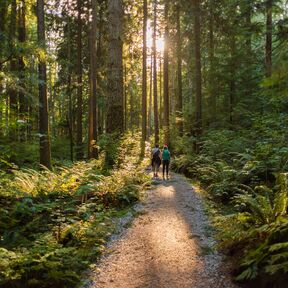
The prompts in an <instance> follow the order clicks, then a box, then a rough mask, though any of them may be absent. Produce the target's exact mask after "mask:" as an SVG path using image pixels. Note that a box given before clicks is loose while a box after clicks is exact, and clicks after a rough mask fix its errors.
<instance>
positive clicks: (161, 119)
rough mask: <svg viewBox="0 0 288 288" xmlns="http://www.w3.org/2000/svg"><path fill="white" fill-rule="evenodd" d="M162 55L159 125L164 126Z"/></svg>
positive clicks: (160, 65)
mask: <svg viewBox="0 0 288 288" xmlns="http://www.w3.org/2000/svg"><path fill="white" fill-rule="evenodd" d="M162 66H163V65H162V55H161V54H160V56H159V127H160V129H162V128H163V87H162V86H163V83H162V78H163V68H162Z"/></svg>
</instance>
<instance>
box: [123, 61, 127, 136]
mask: <svg viewBox="0 0 288 288" xmlns="http://www.w3.org/2000/svg"><path fill="white" fill-rule="evenodd" d="M127 90H128V89H127V66H126V65H125V67H124V91H123V93H124V130H125V131H126V130H127V129H128V120H127V119H128V107H127V106H128V105H127V104H128V92H127Z"/></svg>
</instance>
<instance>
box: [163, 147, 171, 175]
mask: <svg viewBox="0 0 288 288" xmlns="http://www.w3.org/2000/svg"><path fill="white" fill-rule="evenodd" d="M170 158H171V155H170V151H169V150H168V146H167V145H165V146H164V149H163V152H162V166H163V180H165V171H166V179H167V180H168V179H169V165H170Z"/></svg>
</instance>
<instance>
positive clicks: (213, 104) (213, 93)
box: [208, 1, 217, 122]
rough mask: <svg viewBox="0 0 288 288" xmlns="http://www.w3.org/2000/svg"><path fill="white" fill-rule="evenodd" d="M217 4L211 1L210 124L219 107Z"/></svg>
mask: <svg viewBox="0 0 288 288" xmlns="http://www.w3.org/2000/svg"><path fill="white" fill-rule="evenodd" d="M214 5H215V2H214V1H211V3H210V6H209V76H208V77H209V100H210V101H209V104H210V105H209V106H210V109H209V111H210V115H209V119H210V122H213V121H215V120H216V114H217V113H216V105H217V93H216V90H217V89H216V83H215V82H216V81H215V79H214V77H215V47H214V46H215V40H214V7H215V6H214Z"/></svg>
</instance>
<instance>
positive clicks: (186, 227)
mask: <svg viewBox="0 0 288 288" xmlns="http://www.w3.org/2000/svg"><path fill="white" fill-rule="evenodd" d="M155 184H156V185H155ZM140 206H141V207H140V210H139V212H138V215H139V216H138V217H137V218H136V219H134V220H133V221H132V223H131V225H130V227H129V228H127V229H124V230H123V231H122V233H120V235H119V236H118V237H117V238H116V239H114V240H112V241H111V242H110V244H109V246H108V250H109V252H108V253H107V254H106V255H105V256H104V257H103V258H102V259H101V260H100V262H99V263H98V264H97V265H96V267H97V268H95V270H92V271H91V272H90V277H91V281H90V283H89V284H87V285H86V286H85V287H87V288H88V287H89V288H108V287H109V288H116V287H117V288H122V287H123V288H124V287H125V288H132V287H133V288H136V287H137V288H144V287H145V288H148V287H151V288H178V287H181V288H185V287H187V288H188V287H189V288H190V287H194V288H202V287H203V288H204V287H205V288H209V287H213V288H218V287H219V288H220V287H221V288H232V287H236V286H235V285H234V284H233V283H232V282H231V279H230V276H229V271H228V270H229V265H227V264H226V263H224V258H223V257H222V256H221V255H220V254H219V253H218V252H216V251H215V244H216V243H215V240H214V239H213V237H212V232H211V227H210V226H209V222H208V219H207V216H206V215H205V213H204V205H203V200H202V196H201V194H200V193H199V191H197V189H196V188H193V187H192V185H191V184H190V183H189V182H188V181H187V180H186V179H185V177H183V176H180V175H177V174H172V179H170V180H168V181H159V183H154V185H153V186H152V189H151V190H149V191H146V196H145V199H144V201H143V203H142V204H141V205H140ZM138 208H139V207H138Z"/></svg>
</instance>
